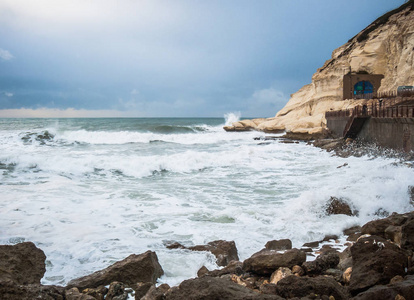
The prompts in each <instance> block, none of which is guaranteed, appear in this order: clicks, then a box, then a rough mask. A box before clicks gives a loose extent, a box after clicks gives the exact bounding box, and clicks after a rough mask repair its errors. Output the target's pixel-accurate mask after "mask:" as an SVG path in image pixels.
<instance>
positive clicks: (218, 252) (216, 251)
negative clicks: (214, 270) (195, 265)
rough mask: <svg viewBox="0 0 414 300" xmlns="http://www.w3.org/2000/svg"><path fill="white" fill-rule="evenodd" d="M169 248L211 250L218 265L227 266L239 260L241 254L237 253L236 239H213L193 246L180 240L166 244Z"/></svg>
mask: <svg viewBox="0 0 414 300" xmlns="http://www.w3.org/2000/svg"><path fill="white" fill-rule="evenodd" d="M166 247H167V248H168V249H187V250H191V251H208V252H211V253H212V254H213V255H214V256H215V257H216V258H217V265H219V266H221V267H225V266H227V265H228V264H229V262H231V261H232V260H235V261H238V260H239V256H238V254H237V248H236V243H235V242H234V241H224V240H218V241H212V242H210V243H208V244H207V245H197V246H192V247H186V246H184V245H182V244H180V243H178V242H174V243H171V244H168V245H166Z"/></svg>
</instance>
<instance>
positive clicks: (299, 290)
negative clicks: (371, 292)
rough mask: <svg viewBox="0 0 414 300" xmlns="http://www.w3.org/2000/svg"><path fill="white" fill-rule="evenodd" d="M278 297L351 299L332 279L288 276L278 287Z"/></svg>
mask: <svg viewBox="0 0 414 300" xmlns="http://www.w3.org/2000/svg"><path fill="white" fill-rule="evenodd" d="M276 290H277V295H279V296H281V297H284V298H293V297H299V298H300V297H307V296H310V295H311V294H312V295H319V296H327V297H330V296H333V297H334V299H335V300H341V299H349V295H348V293H347V290H346V289H345V288H344V287H343V286H341V285H340V284H339V283H337V282H336V281H335V279H333V278H330V277H324V276H318V277H297V276H288V277H286V278H284V279H282V280H280V281H279V282H278V284H277V285H276Z"/></svg>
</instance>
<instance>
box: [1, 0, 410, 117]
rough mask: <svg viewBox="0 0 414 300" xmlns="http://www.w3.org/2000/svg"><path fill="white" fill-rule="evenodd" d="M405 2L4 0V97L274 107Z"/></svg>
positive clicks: (133, 105)
mask: <svg viewBox="0 0 414 300" xmlns="http://www.w3.org/2000/svg"><path fill="white" fill-rule="evenodd" d="M391 2H392V3H391ZM403 2H404V0H397V1H389V0H366V1H362V2H361V1H360V0H350V1H347V2H333V1H332V0H320V1H309V0H278V1H274V0H263V1H259V2H252V1H248V0H239V1H231V0H220V1H219V0H209V1H191V0H177V1H159V0H140V1H130V0H118V1H114V0H90V1H83V0H38V1H29V0H2V1H0V40H1V41H2V47H3V48H6V49H11V50H12V52H13V55H12V54H11V53H10V52H9V51H7V50H3V49H0V63H1V68H0V89H1V90H3V91H9V92H10V93H12V94H13V97H7V96H6V95H5V94H3V95H0V96H1V97H0V109H18V108H22V107H23V108H30V109H37V108H44V109H48V108H50V109H52V110H50V111H51V112H53V111H54V110H53V109H57V110H65V109H68V108H73V109H74V110H75V111H78V110H79V111H80V110H82V113H83V110H97V111H103V110H104V111H106V112H109V111H115V110H116V111H121V112H122V113H126V112H131V113H135V114H136V115H137V116H148V117H151V116H195V117H197V116H220V117H221V116H223V114H225V113H227V112H231V111H240V112H241V114H242V116H249V117H250V116H251V117H255V116H257V117H260V116H273V115H274V114H275V113H276V112H277V111H278V110H279V109H281V108H282V107H283V105H284V103H286V101H287V100H288V96H287V95H289V94H291V93H294V92H295V91H297V90H298V89H299V88H300V87H301V86H302V85H304V84H307V83H309V82H310V80H311V76H312V74H313V73H314V72H315V71H316V69H317V68H318V67H320V66H321V65H322V64H323V63H324V61H325V60H327V59H329V58H330V55H331V52H332V50H333V49H335V48H336V47H338V46H340V45H342V44H343V43H345V42H346V41H347V40H348V39H349V38H350V37H352V36H353V35H355V34H356V33H357V32H358V31H360V30H361V29H362V28H364V27H365V26H367V25H368V24H369V23H370V22H371V21H373V20H374V19H375V18H377V17H378V16H379V15H381V14H382V13H384V12H385V11H387V10H389V9H392V8H394V7H396V6H397V5H399V4H402V3H403ZM355 7H358V9H357V10H355V9H354V8H355ZM338 15H340V16H341V18H338ZM13 56H16V57H18V59H13V63H4V62H5V61H6V59H8V60H10V59H12V58H13ZM2 62H3V63H2ZM106 112H105V113H106Z"/></svg>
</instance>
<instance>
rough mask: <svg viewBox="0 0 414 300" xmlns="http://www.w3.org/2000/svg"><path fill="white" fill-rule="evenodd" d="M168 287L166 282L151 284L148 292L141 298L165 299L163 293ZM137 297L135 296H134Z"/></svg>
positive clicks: (149, 299)
mask: <svg viewBox="0 0 414 300" xmlns="http://www.w3.org/2000/svg"><path fill="white" fill-rule="evenodd" d="M169 289H170V286H169V285H168V284H165V283H164V284H161V285H160V286H159V287H155V285H153V286H151V288H150V289H149V290H148V292H147V293H146V294H145V296H144V297H142V298H141V300H163V299H165V293H166V292H167V291H168V290H169ZM135 299H137V298H135Z"/></svg>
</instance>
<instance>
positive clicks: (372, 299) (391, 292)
mask: <svg viewBox="0 0 414 300" xmlns="http://www.w3.org/2000/svg"><path fill="white" fill-rule="evenodd" d="M402 297H404V298H402ZM413 297H414V275H409V276H406V277H405V278H404V280H402V281H400V282H397V283H393V284H388V285H377V286H374V287H372V288H370V289H369V290H367V291H365V292H363V293H360V294H358V295H357V296H356V297H354V298H352V299H355V300H388V299H400V300H403V299H406V300H409V299H413Z"/></svg>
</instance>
